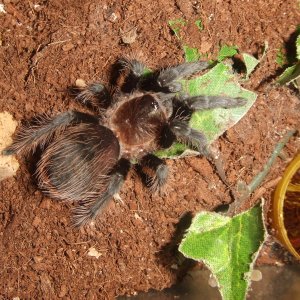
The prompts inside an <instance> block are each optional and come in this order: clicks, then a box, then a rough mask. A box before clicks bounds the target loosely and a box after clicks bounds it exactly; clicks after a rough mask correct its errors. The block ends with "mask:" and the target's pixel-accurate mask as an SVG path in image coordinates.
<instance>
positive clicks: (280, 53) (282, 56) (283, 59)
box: [276, 48, 287, 67]
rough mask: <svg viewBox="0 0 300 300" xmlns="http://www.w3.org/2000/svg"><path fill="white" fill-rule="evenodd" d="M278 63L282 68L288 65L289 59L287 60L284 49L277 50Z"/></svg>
mask: <svg viewBox="0 0 300 300" xmlns="http://www.w3.org/2000/svg"><path fill="white" fill-rule="evenodd" d="M276 63H277V64H278V65H279V66H281V67H282V66H283V65H284V64H286V63H287V59H286V56H285V54H284V52H283V49H282V48H280V49H278V50H277V53H276Z"/></svg>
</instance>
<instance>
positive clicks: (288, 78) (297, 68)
mask: <svg viewBox="0 0 300 300" xmlns="http://www.w3.org/2000/svg"><path fill="white" fill-rule="evenodd" d="M299 76H300V61H298V62H297V63H296V64H295V65H293V66H291V67H289V68H286V69H285V71H284V72H283V73H282V74H281V75H280V76H279V79H278V83H280V84H288V83H290V82H292V81H294V80H296V79H297V78H298V77H299Z"/></svg>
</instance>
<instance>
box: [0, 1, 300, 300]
mask: <svg viewBox="0 0 300 300" xmlns="http://www.w3.org/2000/svg"><path fill="white" fill-rule="evenodd" d="M1 2H3V3H4V6H5V10H6V12H7V13H6V14H4V13H0V24H1V25H0V41H1V46H0V53H1V60H0V64H1V66H0V71H1V73H0V78H1V80H0V90H1V101H0V111H8V112H10V113H12V114H13V116H14V117H15V118H16V120H17V121H21V120H24V119H29V118H31V117H32V116H34V115H36V114H39V113H42V112H48V113H53V114H55V113H57V112H59V111H65V110H67V109H68V108H70V107H76V108H77V109H80V108H79V106H77V105H76V104H74V103H73V102H72V101H71V99H69V98H67V97H66V95H65V93H64V92H63V91H64V90H65V89H66V88H67V87H68V86H70V85H72V84H74V82H75V80H76V79H78V78H82V79H84V80H86V81H92V80H96V79H100V80H102V81H104V82H108V81H109V74H110V67H111V65H112V64H113V63H114V62H115V60H116V58H117V57H120V56H122V55H124V54H130V53H135V54H136V55H138V56H139V57H141V58H142V60H144V61H145V62H146V63H147V64H148V65H149V66H150V67H161V66H166V65H172V64H176V63H179V62H182V61H183V51H182V48H181V45H180V42H179V41H178V40H177V39H176V37H175V36H174V35H172V33H171V32H170V30H169V28H168V25H167V21H168V20H169V19H175V18H178V17H184V18H186V19H187V20H190V23H189V24H193V21H194V20H196V19H199V18H201V20H202V21H203V25H204V30H203V31H201V32H199V31H198V30H196V29H195V26H192V25H188V26H187V28H186V29H185V34H184V36H183V39H184V40H185V41H187V43H188V44H189V45H191V46H195V47H198V48H199V49H200V50H202V51H203V52H209V53H210V55H209V57H215V56H216V53H217V51H218V49H219V46H220V44H224V43H226V44H235V45H237V46H238V48H239V49H240V51H241V52H248V53H250V54H254V55H256V54H260V53H261V51H262V48H263V45H264V42H265V41H268V43H269V50H268V52H267V55H266V57H265V59H264V60H263V62H262V63H261V65H260V67H259V68H258V69H257V70H256V71H255V72H254V74H253V75H252V77H251V79H250V81H249V82H247V83H245V84H244V86H245V87H246V88H249V89H252V90H254V91H255V92H257V93H258V99H257V102H256V103H255V105H254V106H253V108H252V109H251V110H250V112H249V113H248V114H247V116H246V117H244V118H243V120H241V121H240V122H239V123H238V124H237V125H236V126H235V127H234V128H232V129H230V130H229V131H228V132H227V133H226V134H224V135H223V136H222V137H221V138H220V139H219V140H218V141H217V142H216V143H215V145H216V146H218V147H219V148H220V149H221V151H222V154H223V156H224V162H225V163H224V165H225V171H226V174H227V177H228V181H229V183H230V185H231V187H232V188H234V186H235V185H236V182H237V180H238V179H239V180H243V181H245V182H247V183H249V182H250V181H251V179H252V178H253V176H254V175H256V174H257V173H258V172H259V171H260V170H261V169H262V168H263V166H264V164H265V162H266V160H267V159H268V157H269V156H270V154H271V153H272V151H273V149H274V146H275V144H276V143H277V142H278V140H279V139H280V137H281V135H283V134H284V133H285V132H286V131H287V129H289V128H298V129H299V110H300V103H299V98H298V97H297V96H296V95H295V92H294V91H292V90H291V89H289V88H287V87H277V86H276V85H274V83H273V81H272V79H273V78H274V77H275V76H276V75H277V74H278V73H279V72H280V71H281V70H282V69H281V68H280V67H279V66H278V65H277V64H276V62H275V59H276V53H277V49H279V48H281V47H284V46H285V44H287V45H289V44H290V43H289V42H292V41H293V33H294V32H295V29H296V25H297V24H299V23H300V17H299V9H298V6H297V1H293V0H260V1H253V2H251V1H237V0H228V1H209V0H203V1H181V0H158V1H146V0H139V1H129V0H123V1H96V0H84V1H75V0H65V1H60V0H52V1H42V0H41V1H37V2H33V1H17V0H3V1H1ZM36 4H39V6H37V5H36ZM134 27H136V28H137V30H136V34H137V36H136V37H135V30H134V29H133V28H134ZM124 33H125V34H127V36H125V41H128V40H129V41H133V40H135V41H134V42H133V43H132V44H130V45H125V44H123V43H122V38H123V41H124ZM121 35H123V37H121ZM297 149H299V138H297V137H295V138H292V139H291V140H290V142H289V143H288V145H287V147H286V150H285V156H286V158H291V157H292V156H293V155H294V154H295V153H296V152H297ZM27 163H28V161H27V160H26V159H25V160H24V159H23V160H21V168H20V170H19V171H18V173H17V175H16V176H15V177H14V178H10V179H7V180H5V181H3V182H1V202H0V217H1V224H0V241H1V243H0V247H1V248H0V265H1V271H0V272H1V282H0V291H1V292H0V294H1V295H0V298H1V297H2V299H8V298H9V299H11V298H12V297H16V296H19V297H20V298H21V299H23V298H31V299H40V298H45V299H50V298H51V299H56V298H65V299H105V298H107V299H112V298H114V297H115V296H117V295H124V294H127V295H129V294H134V293H135V292H136V291H146V290H148V289H149V288H154V289H162V288H165V287H168V286H170V285H172V284H173V283H174V282H175V281H176V279H177V278H178V276H179V274H180V273H181V272H182V271H183V270H182V269H183V268H184V265H182V266H179V269H178V270H177V267H178V256H177V255H175V254H176V248H177V245H176V243H178V241H179V239H177V240H176V239H175V242H174V235H175V233H178V231H179V230H177V229H178V228H177V227H176V224H177V223H178V222H179V220H180V219H181V217H182V216H183V215H184V214H185V213H186V212H189V211H191V212H192V213H195V212H197V211H199V210H202V209H213V208H214V207H216V206H218V205H219V204H222V203H229V202H230V201H232V198H231V196H230V192H229V190H228V189H227V188H226V187H225V186H224V184H223V183H222V182H221V181H220V180H219V178H218V176H216V174H215V173H214V171H213V168H212V167H211V165H210V164H209V163H208V162H207V160H206V159H204V158H199V157H194V158H186V159H181V160H176V161H171V160H169V161H168V162H167V163H168V165H169V167H170V169H171V170H172V173H171V175H170V180H169V181H168V186H167V189H166V192H165V194H164V195H151V194H150V192H149V191H148V190H147V189H146V188H144V187H143V185H142V184H141V181H140V180H139V178H138V177H137V175H136V174H135V173H133V172H132V173H130V176H129V177H128V179H127V180H126V184H125V186H124V188H123V189H122V192H121V194H120V195H121V198H122V199H123V201H124V204H123V205H122V204H119V203H115V202H113V201H112V202H111V204H110V206H109V207H108V208H107V210H106V212H105V213H104V214H103V215H102V216H101V218H99V221H98V222H97V224H96V225H95V226H94V227H92V228H90V227H87V228H85V229H81V230H75V229H72V228H71V227H70V225H69V221H70V207H69V206H68V205H67V204H62V203H58V202H55V201H53V200H50V199H48V198H47V197H45V196H44V195H43V194H42V193H41V192H40V191H39V190H37V187H36V185H35V183H34V182H33V181H32V179H31V177H30V174H29V172H28V169H27V167H26V165H27ZM286 164H287V160H283V159H277V161H276V164H275V165H274V167H273V168H272V170H271V173H270V174H269V175H268V176H267V178H266V179H265V181H264V184H263V185H262V187H261V189H260V194H259V196H263V197H264V198H265V199H266V200H267V203H269V201H270V199H271V194H272V192H273V190H274V184H272V182H276V179H277V178H278V177H280V176H281V174H282V171H283V170H284V168H285V166H286ZM257 199H258V197H256V199H255V197H254V198H253V197H252V198H251V199H250V201H249V205H250V203H253V202H255V200H257ZM91 247H94V248H95V249H96V250H97V251H98V252H99V253H101V256H100V257H99V258H96V257H91V256H89V255H88V251H89V248H91Z"/></svg>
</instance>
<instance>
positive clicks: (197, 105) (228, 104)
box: [183, 96, 247, 111]
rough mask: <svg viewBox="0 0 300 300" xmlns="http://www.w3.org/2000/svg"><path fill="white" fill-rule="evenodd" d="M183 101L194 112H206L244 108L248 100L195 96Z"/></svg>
mask: <svg viewBox="0 0 300 300" xmlns="http://www.w3.org/2000/svg"><path fill="white" fill-rule="evenodd" d="M183 101H184V102H185V103H186V104H187V105H188V107H189V108H191V109H192V110H195V111H196V110H205V109H211V108H218V107H221V108H233V107H239V106H244V105H245V104H246V103H247V100H246V99H244V98H241V97H238V98H231V97H223V96H195V97H187V98H185V99H183Z"/></svg>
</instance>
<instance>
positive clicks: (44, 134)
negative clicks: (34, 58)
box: [2, 110, 98, 155]
mask: <svg viewBox="0 0 300 300" xmlns="http://www.w3.org/2000/svg"><path fill="white" fill-rule="evenodd" d="M86 121H88V122H96V123H97V122H98V120H97V118H95V117H93V116H91V115H88V114H85V113H81V112H76V111H73V110H70V111H67V112H64V113H61V114H59V115H57V116H56V117H49V116H47V115H43V116H40V117H37V118H35V119H34V122H33V124H31V125H30V124H29V125H28V126H22V127H21V128H20V129H19V130H18V132H17V134H16V136H15V137H14V140H13V143H12V144H11V145H10V146H8V147H7V148H6V149H4V150H3V151H2V154H4V155H12V154H19V153H21V152H24V153H25V154H26V153H29V152H34V151H35V150H36V148H37V146H41V147H44V146H45V144H47V143H48V142H49V141H50V140H51V139H52V138H53V136H54V135H55V134H59V133H61V132H63V131H64V130H65V129H66V127H68V126H69V125H70V124H74V123H78V122H86Z"/></svg>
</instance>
